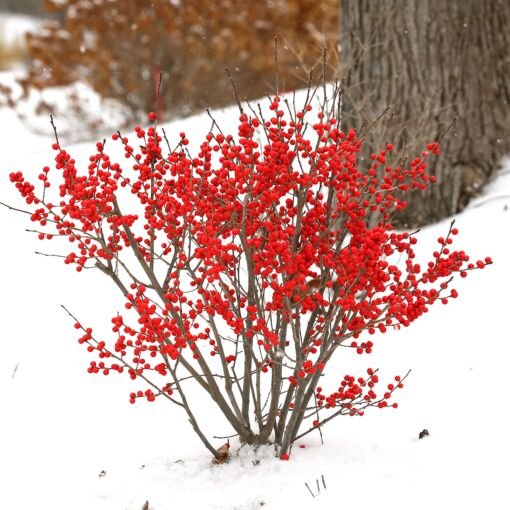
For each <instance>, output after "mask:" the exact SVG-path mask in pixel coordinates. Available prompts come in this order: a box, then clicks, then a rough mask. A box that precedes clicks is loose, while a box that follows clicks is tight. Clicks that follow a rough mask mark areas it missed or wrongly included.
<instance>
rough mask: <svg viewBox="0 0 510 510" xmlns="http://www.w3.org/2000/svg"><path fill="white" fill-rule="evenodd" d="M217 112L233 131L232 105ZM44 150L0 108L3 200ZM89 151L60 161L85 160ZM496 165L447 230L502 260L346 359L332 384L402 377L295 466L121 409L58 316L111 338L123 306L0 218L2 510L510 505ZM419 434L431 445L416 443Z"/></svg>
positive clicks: (2, 212) (201, 125) (169, 414)
mask: <svg viewBox="0 0 510 510" xmlns="http://www.w3.org/2000/svg"><path fill="white" fill-rule="evenodd" d="M217 117H218V120H219V121H220V123H221V125H222V127H223V128H226V129H225V130H226V131H229V129H228V126H229V125H230V126H232V128H231V130H230V131H233V132H235V129H234V126H235V123H236V117H237V112H236V110H235V109H232V110H228V111H225V112H222V113H219V114H218V115H217ZM57 123H58V119H57ZM208 126H209V121H208V120H207V119H206V118H205V117H200V116H197V117H193V118H190V119H185V120H182V121H178V122H175V123H173V124H170V125H168V126H167V130H168V131H169V132H170V133H174V134H176V133H179V132H180V131H185V132H186V133H188V136H189V137H190V138H192V140H194V141H198V140H200V138H201V135H202V134H204V133H205V131H206V129H207V128H208ZM51 143H52V140H51V139H50V138H46V137H44V136H36V135H33V134H31V133H29V132H27V131H26V130H25V128H24V126H23V124H21V123H20V122H19V120H18V119H17V118H16V116H15V115H14V113H13V112H12V111H9V110H7V109H3V110H0V144H1V147H2V158H1V159H0V201H1V202H4V203H9V204H12V205H14V206H22V202H21V200H20V199H19V197H18V195H17V193H16V192H15V190H14V189H13V187H12V185H11V184H10V183H9V179H8V175H9V172H11V171H17V170H22V171H24V172H25V173H26V174H31V175H37V174H38V173H39V172H40V169H41V168H42V166H44V165H45V164H48V163H51V162H52V158H53V152H52V151H51V148H50V145H51ZM93 145H94V144H93V143H92V142H91V143H83V144H79V145H76V146H74V147H72V148H71V149H70V151H71V152H72V154H73V155H74V156H75V157H76V158H77V159H78V160H82V161H85V160H86V158H87V156H88V155H89V152H92V151H93ZM505 166H506V168H507V173H506V174H503V175H502V176H501V177H500V178H498V179H497V180H496V181H495V182H494V184H493V185H491V186H490V187H489V188H488V189H487V190H486V192H485V194H484V195H483V197H481V198H479V199H478V200H477V201H476V202H475V203H474V204H473V205H472V206H470V207H469V208H468V210H467V211H465V212H464V213H463V214H460V215H458V217H457V218H456V219H457V226H458V227H459V229H460V231H461V232H460V235H459V236H458V238H457V240H456V242H457V245H458V246H461V247H462V248H464V249H465V250H466V251H467V252H468V253H469V254H470V255H472V256H473V258H475V259H477V258H483V257H485V256H487V255H488V256H491V257H492V258H493V260H494V264H493V265H492V266H490V267H488V268H486V269H485V270H483V271H478V272H474V273H473V274H470V275H469V278H467V279H466V280H465V281H460V282H459V283H458V284H457V285H456V288H457V289H458V290H459V293H460V296H459V298H458V299H457V300H455V301H453V302H451V303H450V304H448V306H442V305H436V306H435V307H434V308H433V309H432V310H431V312H430V313H429V314H427V315H426V316H424V317H423V318H421V319H420V320H419V321H417V323H416V324H413V325H412V326H411V327H410V328H408V329H404V330H401V331H399V332H395V333H391V334H387V335H385V336H384V337H382V338H379V339H378V341H377V342H376V345H375V351H374V353H373V354H371V355H370V356H363V357H357V356H356V355H353V354H352V352H351V350H346V351H345V354H344V352H343V351H342V352H340V353H339V357H338V359H337V362H336V365H335V367H336V368H338V371H339V374H340V375H343V374H344V373H350V371H351V370H354V371H356V369H358V368H360V369H361V367H366V366H373V367H380V369H381V373H384V374H387V375H388V376H390V377H391V376H393V375H395V374H397V373H403V372H405V371H407V369H409V368H411V369H412V373H411V375H410V377H409V379H408V381H407V384H406V387H405V388H404V389H403V390H402V391H401V392H400V393H399V394H398V398H397V400H398V402H399V404H400V407H399V408H398V409H396V410H394V409H388V410H383V411H379V410H371V412H367V414H366V415H365V416H364V417H363V418H340V419H337V420H334V421H333V422H332V423H331V424H329V425H327V426H325V428H324V429H323V434H324V441H325V444H324V445H323V446H322V445H321V444H320V438H319V437H318V435H317V436H307V437H306V439H305V440H304V441H303V444H304V446H305V447H304V448H294V450H293V454H292V457H291V459H290V461H288V462H283V461H280V460H278V459H276V458H274V456H273V452H272V450H271V449H261V450H259V451H258V452H253V451H248V449H246V448H243V449H240V450H238V448H239V445H236V444H235V443H234V444H233V451H234V455H233V458H232V460H231V462H230V463H228V464H225V465H222V466H216V467H212V466H211V465H210V460H211V457H210V454H209V453H208V452H207V451H206V450H205V449H204V448H203V446H202V445H201V443H199V441H198V440H197V439H196V437H195V435H194V434H193V432H192V430H191V427H190V426H189V424H188V423H187V421H186V419H185V417H184V416H183V414H182V413H181V412H180V411H179V409H177V408H174V407H172V406H170V405H168V404H166V403H165V402H162V401H156V402H155V403H152V404H150V403H139V404H136V405H130V404H129V402H128V394H129V392H130V391H131V389H132V386H131V382H130V381H129V379H128V378H125V377H121V376H109V377H108V378H105V377H103V376H91V375H89V374H87V373H86V367H87V364H88V359H89V358H88V356H87V353H86V352H85V349H84V348H83V347H82V346H80V345H78V344H77V342H76V333H75V330H74V329H73V327H72V321H70V320H69V317H68V316H67V315H66V313H65V312H64V311H63V310H62V309H61V307H60V305H61V304H65V305H66V307H68V308H69V309H70V310H71V311H73V312H74V313H76V314H78V315H79V316H80V317H81V318H83V320H84V321H87V322H88V323H90V324H93V325H94V326H95V327H96V328H97V329H98V330H101V329H103V331H108V328H109V320H110V317H111V316H112V314H113V313H115V310H116V308H115V307H116V306H119V307H120V300H119V299H118V297H117V296H116V295H115V296H114V297H112V291H111V288H110V284H109V282H108V281H106V279H105V278H104V277H103V275H102V274H100V273H99V272H93V271H89V272H87V274H86V275H84V274H77V273H76V272H75V271H74V270H72V269H70V268H69V267H66V266H64V265H63V264H62V261H61V260H58V259H55V258H47V257H42V256H38V255H35V254H34V251H35V250H41V249H44V248H47V249H48V250H49V251H51V249H52V245H51V243H49V244H48V246H45V245H41V243H40V242H39V241H37V239H36V238H35V237H34V236H33V234H30V233H27V232H25V229H26V228H31V225H30V223H29V221H28V218H27V217H26V216H25V215H23V214H18V213H14V212H12V211H9V210H7V209H5V208H3V207H0V225H1V228H2V238H1V239H2V241H1V242H2V249H1V251H0V282H1V289H2V292H1V294H0V317H1V329H0V331H1V334H0V349H1V355H0V390H1V394H0V416H1V418H0V508H5V509H9V510H46V509H51V510H81V509H83V510H117V509H119V510H124V509H126V510H142V507H143V505H144V503H145V501H149V508H150V509H151V510H170V509H172V510H176V509H179V510H180V509H203V510H208V509H226V510H234V509H238V510H254V509H258V508H264V509H266V508H267V509H279V510H281V509H287V508H289V509H295V510H300V509H305V508H306V509H308V508H321V509H343V508H346V509H349V510H365V509H367V510H368V509H370V508H379V509H391V510H404V509H405V510H408V509H409V510H411V509H412V510H417V509H431V508H435V509H450V508H451V509H462V510H471V509H472V510H475V509H477V510H478V509H481V508H487V509H492V510H498V509H501V510H503V509H508V508H510V495H509V490H508V487H507V485H506V483H507V480H508V476H509V474H508V473H509V470H508V465H507V464H508V458H509V457H510V438H509V434H508V430H510V419H509V417H508V412H507V409H506V408H507V398H508V390H509V383H508V376H507V370H508V368H507V367H508V359H509V358H510V336H509V333H508V326H507V322H506V321H507V315H506V314H507V313H509V303H508V300H507V298H505V295H506V291H507V289H506V285H508V284H509V283H510V264H509V262H508V261H509V256H510V245H509V243H508V237H507V235H508V232H509V231H510V210H509V206H510V175H508V172H510V163H507V164H506V165H505ZM491 197H493V198H491ZM448 224H449V220H447V221H444V222H442V223H439V224H437V225H432V226H430V227H428V228H425V229H423V231H422V232H421V233H420V244H419V246H420V248H419V249H418V251H419V253H422V254H423V256H428V255H429V254H430V253H431V252H432V251H433V250H434V249H435V243H436V238H437V237H438V236H439V235H442V234H444V233H446V231H447V229H448ZM114 294H115V293H114ZM200 404H201V407H200V409H199V414H200V416H201V417H202V418H204V417H205V418H206V419H207V426H206V432H207V433H208V434H209V436H212V435H218V436H221V435H223V434H224V433H225V430H226V429H225V427H224V425H223V422H222V421H221V420H220V419H219V417H218V416H216V414H215V412H214V410H212V409H210V407H209V404H208V402H207V401H206V400H202V401H200ZM202 421H203V420H202ZM425 428H426V429H428V431H429V433H430V435H429V436H428V437H426V438H424V439H422V440H419V439H418V434H419V432H420V431H422V430H423V429H425ZM217 441H218V446H219V445H221V444H222V442H223V441H222V440H217ZM101 475H103V476H101ZM322 476H323V477H324V481H325V484H326V489H324V487H323V486H322ZM317 481H319V482H320V487H321V490H320V494H318V493H317V483H318V482H317ZM305 483H307V484H308V486H309V487H310V488H311V489H312V491H314V493H315V494H316V497H312V495H311V494H310V492H309V491H308V489H307V487H306V486H305Z"/></svg>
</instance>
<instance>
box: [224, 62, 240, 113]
mask: <svg viewBox="0 0 510 510" xmlns="http://www.w3.org/2000/svg"><path fill="white" fill-rule="evenodd" d="M225 71H226V72H227V76H228V78H229V80H230V83H231V84H232V89H233V91H234V97H235V98H236V102H237V106H238V107H239V111H240V112H241V113H244V110H243V107H242V105H241V101H240V100H239V96H238V94H237V88H236V84H235V82H234V78H232V75H231V74H230V71H229V69H228V66H225Z"/></svg>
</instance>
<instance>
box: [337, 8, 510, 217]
mask: <svg viewBox="0 0 510 510" xmlns="http://www.w3.org/2000/svg"><path fill="white" fill-rule="evenodd" d="M340 11H341V13H340V14H341V15H340V41H341V62H342V64H341V66H342V67H341V75H342V76H343V77H344V90H345V96H344V123H345V125H346V126H353V125H354V126H355V127H358V128H360V127H361V125H362V124H363V123H365V125H369V124H370V123H371V122H373V121H374V120H375V119H376V118H377V117H378V116H379V115H380V114H381V112H383V111H384V109H385V108H386V107H389V108H390V110H391V112H392V113H393V116H392V118H391V121H389V120H388V119H382V120H381V121H380V122H378V123H377V124H376V126H375V127H374V128H372V129H371V130H370V131H369V132H368V133H367V144H366V145H367V147H366V150H367V151H373V150H377V149H378V148H380V147H381V145H382V144H383V143H385V142H389V141H391V142H393V143H394V144H395V145H396V146H397V147H398V148H399V149H400V150H401V151H402V153H403V154H405V155H409V156H410V157H412V156H413V155H415V154H418V155H419V154H420V152H421V151H422V150H423V149H424V148H425V146H426V144H427V143H430V142H435V141H437V140H438V138H439V137H440V136H441V134H442V133H444V131H445V130H446V129H447V128H448V126H449V125H450V124H451V123H452V121H453V120H454V119H456V122H455V124H454V125H453V126H452V128H451V129H450V130H449V132H448V133H447V134H446V136H444V138H443V139H442V140H441V154H440V155H439V157H435V158H433V159H430V160H429V161H430V163H429V172H430V173H431V174H433V175H436V176H437V178H438V181H439V185H436V186H433V187H432V188H431V189H430V190H429V191H428V192H427V193H417V194H415V195H414V196H413V200H412V202H411V203H410V204H409V207H408V208H407V209H406V210H405V211H404V212H403V214H402V215H401V216H400V218H399V223H400V224H401V225H407V226H416V225H420V224H425V223H429V222H432V221H437V220H439V219H441V218H443V217H445V216H449V215H452V214H455V213H456V212H458V211H460V210H462V209H463V208H464V207H465V206H466V205H467V203H468V202H469V200H470V199H471V198H472V197H473V196H475V195H476V194H477V193H478V192H479V190H480V189H481V187H482V186H483V185H484V184H485V183H486V182H487V181H488V180H489V179H490V178H491V176H492V175H494V173H495V171H496V170H497V163H498V160H499V159H500V158H501V157H502V156H503V155H505V154H506V153H508V152H510V137H509V136H508V132H509V128H510V107H509V102H510V79H509V76H510V72H509V71H510V51H509V48H510V2H508V0H449V1H447V2H445V1H444V0H385V1H384V2H383V1H373V0H341V6H340ZM366 154H367V153H365V157H366Z"/></svg>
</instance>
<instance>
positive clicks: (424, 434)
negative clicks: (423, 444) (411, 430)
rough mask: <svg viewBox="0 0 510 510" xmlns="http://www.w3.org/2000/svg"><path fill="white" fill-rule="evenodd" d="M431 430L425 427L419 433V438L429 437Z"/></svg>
mask: <svg viewBox="0 0 510 510" xmlns="http://www.w3.org/2000/svg"><path fill="white" fill-rule="evenodd" d="M429 435H430V434H429V431H428V430H427V429H423V430H422V431H421V432H420V433H419V435H418V439H423V438H424V437H427V436H429Z"/></svg>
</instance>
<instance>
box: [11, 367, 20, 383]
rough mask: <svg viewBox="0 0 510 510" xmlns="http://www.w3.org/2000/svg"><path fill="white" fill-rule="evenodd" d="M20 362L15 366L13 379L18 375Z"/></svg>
mask: <svg viewBox="0 0 510 510" xmlns="http://www.w3.org/2000/svg"><path fill="white" fill-rule="evenodd" d="M18 367H19V363H16V366H15V367H14V372H13V373H12V377H11V379H14V376H15V375H16V372H17V371H18Z"/></svg>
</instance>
